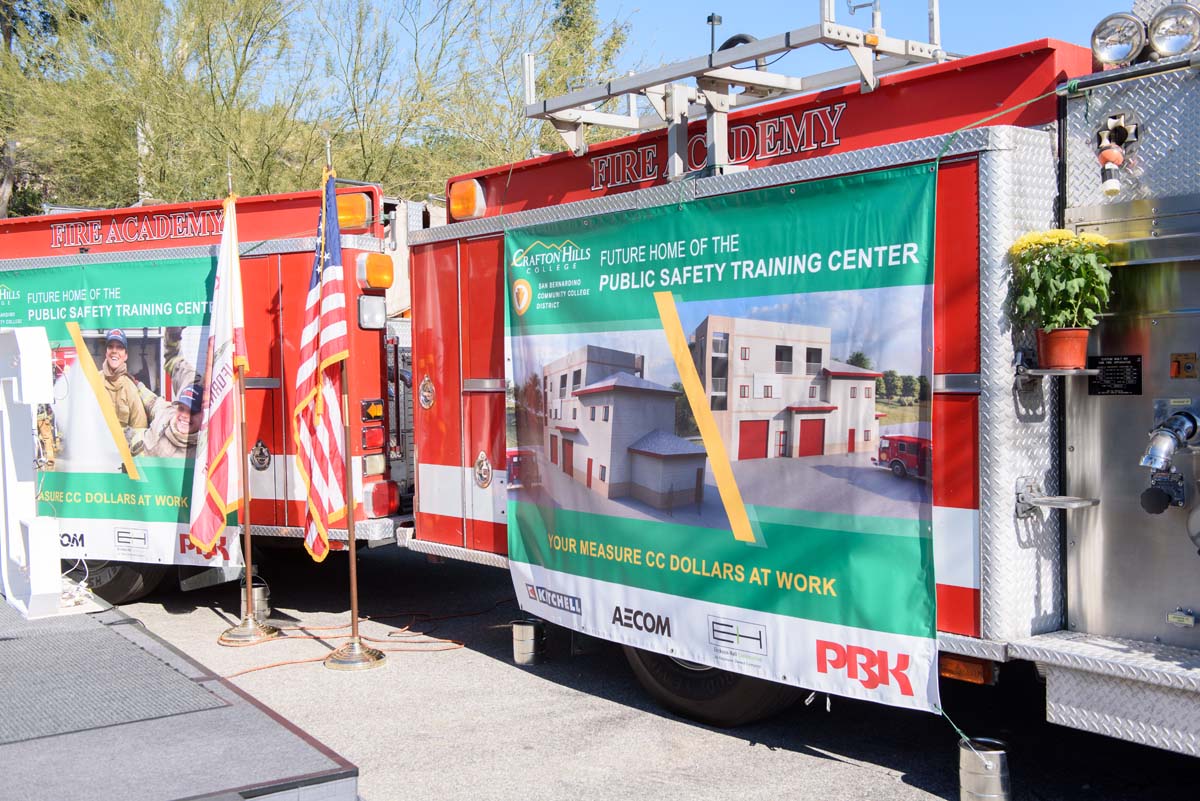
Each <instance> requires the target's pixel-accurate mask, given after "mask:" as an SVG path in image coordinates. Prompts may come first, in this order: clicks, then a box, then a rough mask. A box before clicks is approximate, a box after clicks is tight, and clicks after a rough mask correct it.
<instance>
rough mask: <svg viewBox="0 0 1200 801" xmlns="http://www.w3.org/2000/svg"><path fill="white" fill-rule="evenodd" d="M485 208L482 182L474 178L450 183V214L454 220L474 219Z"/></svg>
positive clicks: (480, 214)
mask: <svg viewBox="0 0 1200 801" xmlns="http://www.w3.org/2000/svg"><path fill="white" fill-rule="evenodd" d="M486 209H487V206H486V204H485V203H484V200H483V184H481V183H479V181H477V180H476V179H474V178H469V179H467V180H466V181H456V182H455V183H452V184H450V216H451V217H453V218H454V219H456V220H474V219H476V218H478V217H482V216H483V213H484V211H485V210H486Z"/></svg>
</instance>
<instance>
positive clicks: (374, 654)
mask: <svg viewBox="0 0 1200 801" xmlns="http://www.w3.org/2000/svg"><path fill="white" fill-rule="evenodd" d="M349 361H350V360H349V359H348V358H347V359H343V360H342V424H343V425H342V429H343V432H344V435H345V442H346V450H345V454H346V538H347V539H348V540H349V542H350V641H349V642H347V643H346V644H344V645H342V646H340V647H339V648H338V649H337V650H336V651H334V652H333V653H331V654H330V655H329V656H327V657H325V667H327V668H330V669H332V670H367V669H368V668H376V667H382V666H383V665H384V663H385V662H386V661H387V655H386V654H384V653H383V651H380V650H379V649H378V648H371V647H370V646H367V645H363V642H362V640H361V639H360V638H359V635H358V547H357V545H356V544H355V535H354V509H355V501H354V460H353V459H352V458H351V456H350V395H349V392H350V390H349V387H350V367H349V364H348V362H349Z"/></svg>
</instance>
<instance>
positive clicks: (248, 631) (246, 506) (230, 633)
mask: <svg viewBox="0 0 1200 801" xmlns="http://www.w3.org/2000/svg"><path fill="white" fill-rule="evenodd" d="M226 177H227V178H228V180H229V194H230V195H232V194H233V168H232V167H228V172H227V173H226ZM234 384H235V386H236V387H237V415H238V421H239V425H240V427H241V434H242V446H241V447H240V448H238V454H237V455H238V462H239V463H240V470H241V477H242V509H241V512H242V514H241V519H242V564H244V565H245V571H244V575H245V577H246V606H245V610H246V613H245V614H244V615H243V616H242V620H241V622H240V623H238V624H237V625H236V626H233V627H232V628H229V629H226V630H225V631H224V632H223V633H222V634H221V636H220V637H218V638H217V642H218V643H220V644H221V645H250V644H252V643H256V642H261V641H263V640H270V639H273V638H275V637H279V636H281V635H282V634H283V632H281V631H280V630H279V629H278V628H276V627H275V626H271V625H269V624H266V623H260V622H258V618H257V617H256V616H255V614H254V562H253V559H252V558H251V553H252V552H251V549H250V477H249V471H248V470H247V468H246V445H247V443H249V442H250V440H249V439H248V438H247V435H246V365H245V364H239V365H238V367H237V370H236V371H235V372H234Z"/></svg>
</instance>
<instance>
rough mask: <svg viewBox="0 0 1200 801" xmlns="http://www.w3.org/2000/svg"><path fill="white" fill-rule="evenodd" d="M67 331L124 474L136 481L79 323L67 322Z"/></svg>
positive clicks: (126, 448)
mask: <svg viewBox="0 0 1200 801" xmlns="http://www.w3.org/2000/svg"><path fill="white" fill-rule="evenodd" d="M67 333H68V334H70V335H71V341H72V342H74V343H75V355H76V357H78V359H79V366H80V367H82V368H83V374H84V375H85V376H87V380H88V386H90V387H91V388H92V394H93V395H95V396H96V403H99V404H100V413H101V414H103V415H104V422H105V423H107V424H108V433H109V435H110V436H111V437H112V441H113V444H114V445H116V446H117V453H119V454H121V464H123V465H125V472H126V474H128V476H129V477H130V478H132V479H133V480H134V481H137V480H138V471H137V465H135V464H134V463H133V454H132V453H130V452H129V443H128V442H126V441H125V432H124V431H123V430H122V429H121V423H120V422H119V421H118V420H117V410H116V409H114V408H113V405H112V404H111V403H110V402H109V400H108V396H107V393H106V392H105V391H104V379H103V378H101V377H100V371H99V370H97V369H96V363H95V362H94V361H92V352H91V351H90V350H88V348H87V343H86V342H84V341H83V332H82V331H80V330H79V323H67Z"/></svg>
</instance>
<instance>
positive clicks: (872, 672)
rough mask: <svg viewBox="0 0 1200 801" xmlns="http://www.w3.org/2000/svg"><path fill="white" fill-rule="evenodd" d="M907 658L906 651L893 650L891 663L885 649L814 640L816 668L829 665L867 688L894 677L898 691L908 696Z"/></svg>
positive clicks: (821, 670)
mask: <svg viewBox="0 0 1200 801" xmlns="http://www.w3.org/2000/svg"><path fill="white" fill-rule="evenodd" d="M908 662H909V656H908V654H896V661H895V662H894V663H891V662H889V656H888V652H887V651H875V650H872V649H870V648H863V647H862V646H860V645H842V644H841V643H836V642H829V641H828V640H817V672H818V673H828V672H829V670H830V668H832V669H833V670H842V671H845V673H846V678H848V679H850V680H852V681H857V682H858V683H860V684H861V685H862V686H863V688H864V689H867V690H874V689H875V688H876V687H879V686H881V685H882V686H885V687H886V686H889V685H890V684H891V683H892V682H893V681H894V682H895V683H896V687H897V688H898V689H899V690H900V694H901V695H909V696H911V695H912V694H913V689H912V684H911V683H910V682H909V680H908Z"/></svg>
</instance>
